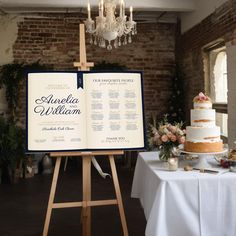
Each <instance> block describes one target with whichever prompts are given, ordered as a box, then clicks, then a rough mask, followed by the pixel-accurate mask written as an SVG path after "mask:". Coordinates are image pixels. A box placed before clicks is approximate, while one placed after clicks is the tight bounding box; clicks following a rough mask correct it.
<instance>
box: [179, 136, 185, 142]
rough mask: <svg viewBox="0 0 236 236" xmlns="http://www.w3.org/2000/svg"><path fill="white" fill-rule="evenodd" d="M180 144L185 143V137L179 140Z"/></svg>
mask: <svg viewBox="0 0 236 236" xmlns="http://www.w3.org/2000/svg"><path fill="white" fill-rule="evenodd" d="M179 143H181V144H184V143H185V137H184V136H182V137H180V138H179Z"/></svg>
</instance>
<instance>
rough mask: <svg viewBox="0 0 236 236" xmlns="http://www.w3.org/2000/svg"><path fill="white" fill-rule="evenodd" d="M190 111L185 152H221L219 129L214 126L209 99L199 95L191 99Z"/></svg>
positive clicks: (213, 112) (221, 143)
mask: <svg viewBox="0 0 236 236" xmlns="http://www.w3.org/2000/svg"><path fill="white" fill-rule="evenodd" d="M193 105H194V109H191V126H187V128H186V142H185V144H184V149H185V151H188V152H197V153H207V152H208V153H209V152H221V151H222V150H223V142H222V140H221V138H220V127H219V126H216V124H215V116H216V115H215V110H214V109H212V102H211V99H210V98H209V97H207V96H205V95H204V94H203V93H199V95H198V96H196V97H195V98H194V99H193Z"/></svg>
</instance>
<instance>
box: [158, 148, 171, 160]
mask: <svg viewBox="0 0 236 236" xmlns="http://www.w3.org/2000/svg"><path fill="white" fill-rule="evenodd" d="M172 150H173V146H172V145H162V146H160V148H159V159H160V160H161V161H168V159H169V158H170V157H172Z"/></svg>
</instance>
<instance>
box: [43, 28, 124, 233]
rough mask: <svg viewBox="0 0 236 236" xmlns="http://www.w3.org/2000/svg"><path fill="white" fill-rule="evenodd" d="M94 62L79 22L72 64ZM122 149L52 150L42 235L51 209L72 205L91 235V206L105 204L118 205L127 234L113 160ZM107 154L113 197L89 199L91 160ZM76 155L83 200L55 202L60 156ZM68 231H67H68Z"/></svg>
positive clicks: (81, 65)
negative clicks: (77, 56) (76, 57)
mask: <svg viewBox="0 0 236 236" xmlns="http://www.w3.org/2000/svg"><path fill="white" fill-rule="evenodd" d="M93 65H94V63H92V62H90V63H88V62H87V59H86V48H85V31H84V25H83V24H80V62H75V63H74V66H75V67H78V68H79V69H80V70H89V68H90V67H92V66H93ZM123 154H124V151H116V150H114V151H97V152H54V153H50V155H51V156H52V157H56V164H55V169H54V174H53V179H52V185H51V190H50V195H49V200H48V207H47V214H46V219H45V223H44V229H43V236H47V235H48V229H49V224H50V219H51V213H52V210H53V209H60V208H72V207H82V232H83V236H90V235H91V207H92V206H105V205H118V209H119V213H120V218H121V224H122V229H123V235H124V236H128V228H127V224H126V218H125V213H124V207H123V202H122V197H121V192H120V185H119V181H118V177H117V172H116V165H115V160H114V155H123ZM101 155H102V156H104V155H105V156H108V157H109V162H110V166H111V171H112V178H113V183H114V188H115V194H116V198H115V199H107V200H99V201H92V200H91V160H92V158H93V157H94V156H101ZM68 156H71V157H77V156H82V166H83V168H82V169H83V176H82V177H83V201H81V202H63V203H55V202H54V198H55V192H56V187H57V180H58V174H59V170H60V165H61V158H62V157H68ZM68 233H69V232H68Z"/></svg>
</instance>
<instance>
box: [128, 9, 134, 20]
mask: <svg viewBox="0 0 236 236" xmlns="http://www.w3.org/2000/svg"><path fill="white" fill-rule="evenodd" d="M129 19H130V21H133V7H132V6H131V7H130V17H129Z"/></svg>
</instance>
